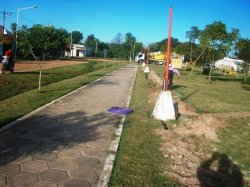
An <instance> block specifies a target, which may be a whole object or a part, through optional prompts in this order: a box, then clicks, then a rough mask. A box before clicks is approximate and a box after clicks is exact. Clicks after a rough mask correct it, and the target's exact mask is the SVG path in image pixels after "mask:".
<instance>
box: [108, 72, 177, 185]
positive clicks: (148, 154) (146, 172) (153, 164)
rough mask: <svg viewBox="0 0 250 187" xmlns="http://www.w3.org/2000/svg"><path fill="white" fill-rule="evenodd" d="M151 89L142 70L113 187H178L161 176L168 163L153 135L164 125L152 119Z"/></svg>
mask: <svg viewBox="0 0 250 187" xmlns="http://www.w3.org/2000/svg"><path fill="white" fill-rule="evenodd" d="M139 69H141V68H139ZM150 89H151V88H150V86H149V84H148V82H147V81H146V79H145V75H144V73H143V72H142V71H140V70H139V71H138V73H137V78H136V81H135V86H134V90H133V95H132V98H131V105H130V107H131V108H133V109H134V110H135V112H134V113H132V114H130V115H128V116H127V117H126V120H125V126H124V130H123V133H122V137H121V142H120V146H119V151H118V154H117V157H116V161H115V166H114V170H113V174H112V177H111V180H110V186H150V187H151V186H178V184H177V183H176V182H174V181H171V180H169V179H168V178H167V177H166V176H163V175H161V174H160V173H161V172H163V169H164V168H165V167H166V164H167V162H166V160H165V159H164V158H163V154H162V153H161V152H160V150H159V148H160V138H159V136H157V135H156V134H155V133H154V131H155V129H156V128H161V125H160V123H159V121H156V120H154V119H152V117H151V114H152V110H153V106H151V104H150V103H149V92H150Z"/></svg>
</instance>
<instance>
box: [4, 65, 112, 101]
mask: <svg viewBox="0 0 250 187" xmlns="http://www.w3.org/2000/svg"><path fill="white" fill-rule="evenodd" d="M111 65H112V63H106V67H107V68H108V67H110V66H111ZM102 68H103V63H99V62H90V63H83V64H78V65H71V66H64V67H58V68H52V69H47V70H42V86H45V85H49V84H52V83H55V82H59V81H62V80H65V79H70V78H73V77H76V76H79V75H82V74H85V73H90V72H93V71H96V70H98V69H102ZM38 79H39V71H32V72H16V73H14V74H4V75H2V74H1V75H0V90H1V94H0V101H2V100H5V99H8V98H10V97H13V96H15V95H18V94H21V93H24V92H27V91H29V90H33V89H36V88H38Z"/></svg>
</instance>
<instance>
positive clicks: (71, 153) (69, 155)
mask: <svg viewBox="0 0 250 187" xmlns="http://www.w3.org/2000/svg"><path fill="white" fill-rule="evenodd" d="M58 154H59V157H60V158H62V159H72V160H74V159H77V158H81V157H82V154H81V153H80V151H78V150H77V149H65V150H62V151H60V152H59V153H58Z"/></svg>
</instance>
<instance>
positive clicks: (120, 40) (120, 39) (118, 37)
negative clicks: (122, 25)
mask: <svg viewBox="0 0 250 187" xmlns="http://www.w3.org/2000/svg"><path fill="white" fill-rule="evenodd" d="M123 38H124V37H123V36H122V34H121V33H120V32H119V33H117V34H116V35H115V37H114V38H113V39H112V41H111V43H114V44H122V43H123Z"/></svg>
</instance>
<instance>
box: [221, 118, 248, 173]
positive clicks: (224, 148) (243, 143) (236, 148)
mask: <svg viewBox="0 0 250 187" xmlns="http://www.w3.org/2000/svg"><path fill="white" fill-rule="evenodd" d="M249 137H250V117H242V118H240V119H239V118H230V119H227V126H226V127H225V128H221V129H220V131H219V138H220V140H221V142H220V143H219V144H218V149H219V150H220V152H222V153H224V154H226V155H229V156H230V157H231V158H232V159H233V160H234V161H237V162H238V163H239V164H240V166H241V169H243V170H246V171H248V172H249V171H250V157H249V155H250V146H249V145H250V139H249ZM249 174H250V173H249ZM248 177H250V175H249V176H248Z"/></svg>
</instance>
